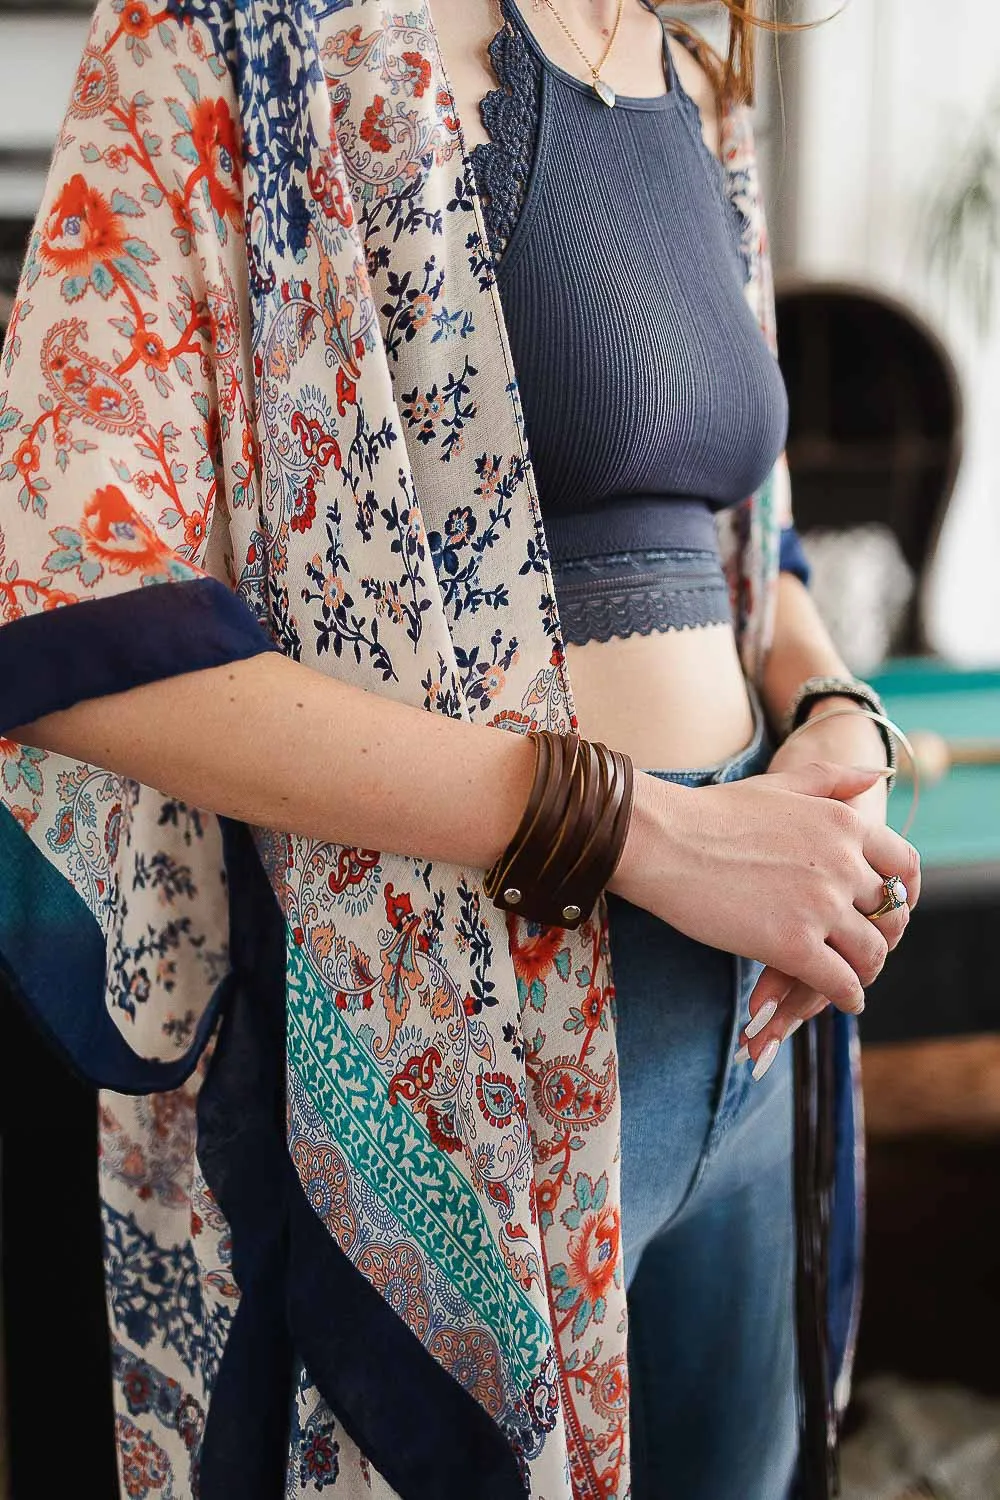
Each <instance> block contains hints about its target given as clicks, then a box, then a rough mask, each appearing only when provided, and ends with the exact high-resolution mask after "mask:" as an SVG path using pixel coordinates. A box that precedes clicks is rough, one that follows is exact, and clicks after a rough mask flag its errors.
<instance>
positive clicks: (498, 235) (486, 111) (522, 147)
mask: <svg viewBox="0 0 1000 1500" xmlns="http://www.w3.org/2000/svg"><path fill="white" fill-rule="evenodd" d="M501 9H502V11H503V16H504V24H503V26H502V27H501V28H500V30H499V31H498V32H497V34H496V36H494V38H493V40H492V41H491V42H490V45H489V55H490V62H491V63H492V64H493V72H494V75H495V76H496V79H497V82H498V85H499V87H497V88H495V89H491V90H490V92H489V93H487V94H485V95H484V96H483V98H482V99H481V100H480V104H479V112H480V114H481V116H482V120H483V125H484V126H485V128H486V130H487V131H488V132H489V135H490V140H489V141H488V142H484V143H481V144H479V145H477V146H475V147H474V148H473V150H472V153H471V157H470V159H471V162H472V170H473V173H474V174H475V178H476V188H477V190H478V192H479V196H480V198H481V200H482V204H483V212H484V214H485V216H486V233H487V236H488V238H489V242H490V248H491V250H492V251H493V257H494V260H496V261H499V260H500V257H501V256H502V255H503V252H504V250H505V249H506V248H507V243H508V241H509V240H510V237H511V235H512V234H513V232H514V227H515V225H516V224H517V220H518V216H519V214H520V212H521V205H522V204H523V202H524V199H525V195H526V194H527V191H528V180H529V178H530V176H531V166H532V162H533V161H534V157H535V143H536V141H537V139H538V122H539V115H540V111H541V96H542V64H541V62H540V60H539V58H538V56H537V55H536V53H535V52H534V51H533V50H532V48H531V47H530V46H529V45H528V43H527V42H526V41H525V39H524V35H523V33H522V31H521V29H520V27H519V26H517V25H516V24H515V22H514V20H513V19H512V17H511V15H510V12H509V11H508V9H507V8H506V6H501Z"/></svg>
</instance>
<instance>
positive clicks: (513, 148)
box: [472, 0, 787, 640]
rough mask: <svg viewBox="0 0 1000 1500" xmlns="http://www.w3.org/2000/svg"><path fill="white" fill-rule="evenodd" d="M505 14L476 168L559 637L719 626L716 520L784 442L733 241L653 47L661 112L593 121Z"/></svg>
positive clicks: (601, 112)
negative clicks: (660, 76) (495, 85)
mask: <svg viewBox="0 0 1000 1500" xmlns="http://www.w3.org/2000/svg"><path fill="white" fill-rule="evenodd" d="M502 9H503V12H504V15H505V18H506V23H507V24H506V25H505V26H504V28H503V29H502V30H501V31H500V32H499V33H498V34H497V36H496V37H495V38H494V40H493V42H492V44H491V47H490V55H491V58H492V61H493V65H494V69H495V70H496V73H497V77H498V81H499V83H500V85H501V87H500V88H499V89H498V90H496V91H495V92H493V93H491V94H488V95H487V96H486V98H485V99H484V100H483V102H482V115H483V120H484V122H485V124H486V127H487V129H488V130H489V132H490V135H491V144H490V145H489V146H485V147H484V146H477V147H476V148H475V150H474V151H473V153H472V161H473V167H474V169H475V172H476V177H477V182H478V186H479V190H480V194H481V196H482V198H483V202H484V208H485V212H486V216H487V226H488V231H489V234H490V239H491V242H492V245H493V250H494V255H495V257H496V258H497V260H498V273H497V275H498V286H499V291H500V297H501V301H502V304H503V309H504V318H505V322H506V325H507V331H508V335H509V338H510V342H511V351H512V354H513V357H514V364H515V368H516V370H517V374H518V384H519V387H520V393H521V398H522V403H523V408H524V417H525V428H526V432H527V438H528V445H529V452H530V454H531V458H532V462H533V465H534V470H535V476H536V480H537V484H538V493H539V500H540V504H541V507H542V514H543V518H544V522H545V529H546V534H547V537H548V540H549V547H550V552H551V555H552V563H553V575H554V580H555V585H556V592H557V602H558V605H559V609H560V616H561V618H562V622H563V627H564V632H565V634H566V637H567V639H569V640H573V639H577V640H589V639H593V638H595V636H596V637H598V638H602V639H606V638H607V636H608V635H611V634H619V635H621V634H630V633H632V631H634V630H640V631H643V632H646V631H648V630H651V629H663V628H671V627H672V626H676V625H683V624H701V623H711V622H712V621H713V620H718V619H723V618H725V619H728V618H729V605H728V598H727V597H726V595H725V589H724V585H723V584H722V576H721V570H720V568H719V563H718V549H717V541H716V532H715V524H714V520H713V512H714V510H716V509H718V508H719V507H722V506H726V505H730V504H734V503H736V502H738V501H740V500H743V499H745V498H746V496H747V495H749V494H750V493H751V492H752V491H753V490H754V489H755V488H756V487H757V485H758V484H759V483H761V481H762V480H763V479H764V478H765V477H766V475H767V474H768V472H769V471H770V469H771V466H772V465H773V463H774V461H775V459H776V458H777V456H778V454H779V453H780V451H781V448H782V445H783V443H784V438H785V430H786V424H787V400H786V395H785V388H784V384H783V382H782V379H781V375H780V372H779V370H778V366H777V364H776V362H775V360H774V358H773V356H772V355H771V352H770V350H769V349H768V347H767V345H766V343H765V341H764V339H763V336H762V334H761V332H760V329H759V327H758V325H757V321H756V319H755V317H754V315H753V313H752V311H751V309H750V307H749V305H748V303H747V301H746V297H745V295H744V285H745V268H744V263H743V259H742V255H741V249H740V233H741V220H740V218H739V215H738V213H737V210H736V209H735V207H734V206H733V205H732V203H731V202H730V201H729V199H728V198H727V196H726V194H725V190H724V186H723V179H722V169H721V167H720V164H719V163H718V162H717V161H716V159H715V158H714V157H713V156H712V154H711V152H710V151H709V150H708V148H707V147H706V146H705V143H704V141H703V138H702V135H701V127H700V118H699V114H698V110H697V106H696V105H695V104H694V102H693V101H692V100H691V99H690V97H689V96H688V95H687V93H686V92H685V91H684V89H683V88H682V86H681V85H680V83H679V80H678V78H677V74H676V70H675V69H674V66H673V62H672V59H671V56H670V51H669V48H668V47H667V44H666V36H664V45H663V59H664V73H665V79H666V85H667V90H666V92H665V93H663V94H661V95H657V96H654V97H652V98H630V97H622V96H621V95H619V96H618V102H617V104H616V106H615V107H614V108H613V109H609V108H608V107H607V105H605V104H603V103H602V102H601V100H600V99H598V98H597V96H596V95H595V94H594V92H593V90H592V89H591V88H590V85H589V84H587V83H583V82H581V81H580V80H578V79H576V78H574V77H573V76H572V75H571V74H569V73H566V72H564V71H563V70H562V69H561V68H559V67H557V66H556V65H555V64H554V63H552V62H551V61H550V60H549V58H547V57H546V56H545V54H544V53H543V52H542V50H541V48H540V47H539V45H538V43H537V42H536V41H535V39H534V37H533V35H532V33H531V31H530V30H529V28H528V26H527V25H526V23H525V22H524V21H523V19H522V18H521V16H520V15H519V13H518V11H517V7H516V5H515V4H514V3H513V0H503V3H502ZM617 558H621V559H628V561H627V562H625V561H623V562H621V563H616V562H615V561H614V559H617ZM581 587H582V594H581Z"/></svg>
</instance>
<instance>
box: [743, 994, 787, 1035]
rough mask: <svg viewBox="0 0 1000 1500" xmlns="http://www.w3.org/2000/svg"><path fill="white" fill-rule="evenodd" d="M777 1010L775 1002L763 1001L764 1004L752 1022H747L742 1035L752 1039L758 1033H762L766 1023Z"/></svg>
mask: <svg viewBox="0 0 1000 1500" xmlns="http://www.w3.org/2000/svg"><path fill="white" fill-rule="evenodd" d="M777 1009H778V1002H777V1000H765V1001H764V1004H763V1005H762V1006H761V1008H760V1010H759V1011H758V1012H757V1014H756V1015H755V1016H754V1018H753V1020H752V1021H748V1022H747V1024H746V1026H744V1028H743V1035H744V1036H745V1037H753V1036H756V1035H757V1033H758V1032H760V1031H763V1030H764V1027H765V1026H766V1025H767V1023H768V1021H770V1020H772V1019H773V1017H774V1015H775V1014H776V1012H777Z"/></svg>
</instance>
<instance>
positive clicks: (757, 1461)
mask: <svg viewBox="0 0 1000 1500" xmlns="http://www.w3.org/2000/svg"><path fill="white" fill-rule="evenodd" d="M755 709H756V705H755ZM756 722H757V727H756V731H755V734H754V738H753V741H752V742H751V744H750V745H749V746H748V747H747V748H746V749H745V750H744V751H742V752H741V753H740V754H738V755H736V756H734V757H733V758H732V759H731V760H729V761H726V762H725V763H723V764H721V765H719V766H715V767H711V768H709V769H706V770H702V771H690V772H686V771H670V772H660V771H656V772H654V773H653V774H655V775H658V776H662V777H663V779H664V780H669V781H675V782H680V783H683V784H684V785H686V786H693V787H699V786H707V785H710V784H714V783H718V782H723V781H736V780H738V779H740V778H741V777H744V776H752V775H755V774H757V773H758V772H760V771H763V770H764V769H765V767H766V765H767V763H768V760H769V757H770V753H771V750H770V746H769V744H768V743H767V739H766V732H765V730H764V728H763V724H762V719H761V715H760V712H759V709H757V710H756ZM608 908H609V916H610V941H611V959H612V966H613V970H614V976H615V982H616V990H617V1016H618V1054H619V1066H620V1085H621V1103H622V1160H621V1172H622V1240H623V1246H624V1253H625V1276H626V1283H627V1286H628V1302H629V1320H630V1321H629V1367H630V1376H631V1386H632V1403H631V1404H632V1473H633V1478H632V1500H784V1497H785V1496H787V1495H788V1493H789V1490H790V1486H791V1483H792V1479H793V1475H794V1469H795V1462H796V1450H797V1418H796V1405H795V1375H796V1370H795V1308H794V1280H795V1221H794V1211H793V1200H792V1170H791V1161H792V1074H791V1048H790V1047H789V1048H782V1049H781V1052H780V1053H779V1055H778V1057H777V1059H776V1061H775V1062H774V1064H773V1065H772V1067H771V1069H770V1071H769V1072H768V1073H767V1074H766V1075H765V1076H764V1078H763V1079H761V1080H760V1082H758V1083H755V1082H754V1081H753V1080H752V1078H751V1076H750V1069H749V1067H747V1066H745V1065H744V1066H736V1065H734V1063H733V1054H734V1052H735V1050H736V1047H737V1042H738V1036H739V1031H740V1029H741V1025H742V1023H743V1022H744V1021H745V1019H746V1016H747V1000H748V998H749V995H750V991H751V989H752V988H753V985H754V983H755V982H756V979H757V976H758V975H759V973H760V965H759V964H756V963H754V962H751V961H750V960H747V959H741V958H734V957H733V956H732V955H731V954H728V953H723V952H721V951H720V950H718V949H715V948H708V947H706V946H705V945H704V944H702V943H697V942H694V941H693V940H692V939H690V938H687V937H685V936H684V935H683V934H682V933H680V932H678V931H677V930H676V929H675V928H672V927H670V926H668V925H667V923H665V922H661V921H660V920H659V919H658V918H656V917H653V916H651V915H650V914H649V913H648V912H646V911H643V910H641V909H640V908H638V907H636V906H633V905H631V904H630V903H629V902H627V901H624V900H622V899H621V898H620V897H615V896H613V895H609V897H608Z"/></svg>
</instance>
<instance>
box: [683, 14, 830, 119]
mask: <svg viewBox="0 0 1000 1500" xmlns="http://www.w3.org/2000/svg"><path fill="white" fill-rule="evenodd" d="M721 3H722V4H723V5H724V6H725V7H726V9H727V10H728V12H729V45H728V47H727V49H726V55H725V57H722V56H720V54H719V53H718V52H716V50H715V48H714V47H710V46H709V45H708V43H707V42H706V41H705V39H704V37H702V36H699V35H698V33H697V32H696V31H695V30H693V28H692V27H690V26H688V25H686V24H685V23H684V22H683V21H674V20H671V22H670V29H671V30H672V31H674V32H676V33H677V34H678V35H680V36H683V37H684V39H685V41H686V42H687V44H688V46H689V47H690V49H691V51H692V52H693V53H694V55H695V56H696V57H697V59H698V61H699V62H700V63H701V65H702V67H703V68H704V69H705V72H706V73H707V74H708V76H709V78H710V79H711V80H712V83H713V85H714V87H715V92H716V94H717V95H718V98H719V100H720V102H721V103H725V104H729V103H733V102H736V101H740V102H742V103H746V104H752V103H753V96H754V32H755V30H756V31H772V32H779V31H812V29H813V28H814V27H816V26H822V24H823V21H824V20H829V19H830V17H828V16H827V17H823V18H822V19H821V20H818V21H778V20H775V19H774V18H773V17H767V16H762V15H760V14H759V9H758V0H721ZM845 3H846V0H845ZM840 9H842V5H836V6H834V8H833V10H832V11H831V15H835V14H837V12H838V11H839V10H840Z"/></svg>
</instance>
